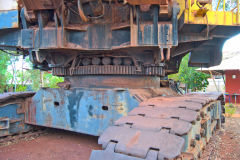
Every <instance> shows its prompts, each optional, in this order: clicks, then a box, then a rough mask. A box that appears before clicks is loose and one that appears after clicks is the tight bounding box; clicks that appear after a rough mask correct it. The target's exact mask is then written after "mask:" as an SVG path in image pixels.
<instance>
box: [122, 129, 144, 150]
mask: <svg viewBox="0 0 240 160" xmlns="http://www.w3.org/2000/svg"><path fill="white" fill-rule="evenodd" d="M140 135H141V132H140V131H137V132H136V134H135V135H134V136H133V137H132V139H131V140H130V141H129V142H128V143H127V145H126V146H127V147H129V148H130V147H132V146H133V145H135V144H136V143H137V142H138V140H139V137H140Z"/></svg>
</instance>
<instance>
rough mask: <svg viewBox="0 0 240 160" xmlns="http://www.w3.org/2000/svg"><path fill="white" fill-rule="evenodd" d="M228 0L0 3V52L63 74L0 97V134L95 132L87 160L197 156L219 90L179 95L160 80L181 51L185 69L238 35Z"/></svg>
mask: <svg viewBox="0 0 240 160" xmlns="http://www.w3.org/2000/svg"><path fill="white" fill-rule="evenodd" d="M236 2H237V3H235V4H233V5H230V6H232V9H231V10H229V9H228V10H227V9H226V5H225V3H226V2H225V0H223V1H221V0H219V1H213V2H212V0H19V1H16V0H11V1H10V0H9V1H5V0H0V49H1V50H2V51H9V50H12V51H16V52H18V53H21V54H23V55H24V56H26V55H29V57H30V60H31V62H32V63H33V65H34V67H35V68H36V69H40V70H45V71H52V74H53V75H55V76H61V77H64V82H62V83H59V84H58V85H59V87H60V88H58V89H50V88H42V89H40V90H39V91H38V92H36V93H29V92H26V93H14V94H13V93H8V94H3V95H1V96H0V136H6V135H9V134H16V133H19V132H26V131H28V130H29V129H30V128H31V126H32V125H37V126H45V127H52V128H59V129H64V130H69V131H74V132H79V133H84V134H89V135H93V136H100V138H99V141H98V143H99V144H101V145H102V148H103V150H95V151H93V152H92V154H91V157H90V159H91V160H143V159H147V160H157V159H158V160H160V159H198V158H199V157H200V156H201V152H202V150H203V149H204V147H205V146H206V144H207V143H208V141H209V139H210V137H211V136H212V134H213V133H214V130H215V129H217V128H220V127H221V122H222V121H221V120H223V116H222V113H223V110H224V107H223V105H224V103H223V95H222V94H219V93H190V94H185V95H179V94H178V93H177V92H175V91H174V89H172V88H171V87H169V85H168V83H167V76H168V75H169V74H172V73H176V72H177V71H178V68H179V64H180V61H181V59H182V57H183V56H184V55H186V54H187V53H189V52H190V59H189V65H190V66H195V67H210V66H214V65H218V64H219V63H220V62H221V58H222V51H221V50H222V46H223V44H224V42H225V40H226V39H228V38H229V37H231V36H233V35H235V34H237V33H239V32H240V20H239V16H240V14H239V0H237V1H236ZM214 4H216V6H214ZM220 6H222V7H220ZM228 6H229V5H228ZM220 8H222V9H220ZM173 88H174V87H173Z"/></svg>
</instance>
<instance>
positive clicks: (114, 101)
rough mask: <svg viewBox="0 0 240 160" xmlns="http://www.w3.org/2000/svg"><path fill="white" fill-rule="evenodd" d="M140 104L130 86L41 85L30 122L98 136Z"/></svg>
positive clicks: (29, 118)
mask: <svg viewBox="0 0 240 160" xmlns="http://www.w3.org/2000/svg"><path fill="white" fill-rule="evenodd" d="M138 104H139V102H138V101H137V100H136V99H135V97H133V96H132V95H131V94H130V92H129V91H128V90H113V89H73V90H64V89H41V90H39V91H38V92H37V94H36V95H35V96H34V97H33V99H32V105H31V106H30V108H29V110H28V113H27V114H26V115H27V118H26V123H30V124H36V125H40V126H47V127H53V128H59V129H65V130H70V131H75V132H80V133H86V134H90V135H95V136H98V135H100V134H101V133H102V132H103V131H104V130H105V129H106V128H107V127H108V126H109V125H112V124H113V122H114V121H116V120H117V119H119V118H120V117H122V116H124V115H127V113H128V112H129V111H131V110H132V109H133V108H135V107H137V106H138Z"/></svg>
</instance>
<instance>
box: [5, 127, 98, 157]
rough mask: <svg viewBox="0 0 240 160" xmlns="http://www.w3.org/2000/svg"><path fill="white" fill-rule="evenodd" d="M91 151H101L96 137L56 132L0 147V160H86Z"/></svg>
mask: <svg viewBox="0 0 240 160" xmlns="http://www.w3.org/2000/svg"><path fill="white" fill-rule="evenodd" d="M92 149H101V147H100V146H99V145H98V144H97V137H93V136H88V135H83V134H77V133H73V132H67V131H58V130H57V131H55V132H50V133H48V134H47V135H42V136H40V137H38V138H35V139H33V140H28V141H25V140H21V141H19V142H18V143H16V144H10V145H7V146H0V160H88V159H89V157H90V154H91V150H92Z"/></svg>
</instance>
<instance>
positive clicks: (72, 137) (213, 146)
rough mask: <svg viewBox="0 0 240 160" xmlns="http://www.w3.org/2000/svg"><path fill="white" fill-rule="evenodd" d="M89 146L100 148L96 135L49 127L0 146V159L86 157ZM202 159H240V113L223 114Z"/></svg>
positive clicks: (83, 159)
mask: <svg viewBox="0 0 240 160" xmlns="http://www.w3.org/2000/svg"><path fill="white" fill-rule="evenodd" d="M237 113H240V109H238V110H237ZM92 149H101V147H100V146H99V145H98V144H97V137H93V136H88V135H83V134H77V133H73V132H68V131H61V130H52V131H50V132H49V133H48V134H46V135H41V136H40V137H37V138H32V139H31V138H30V139H27V140H20V141H18V142H14V143H9V144H7V145H3V146H0V160H88V159H89V156H90V154H91V150H92ZM201 159H202V160H240V117H239V118H226V123H225V125H224V127H223V128H222V129H221V130H218V131H217V132H216V136H214V137H213V138H211V140H210V142H209V144H208V145H207V147H206V149H205V150H204V152H203V155H202V158H201Z"/></svg>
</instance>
